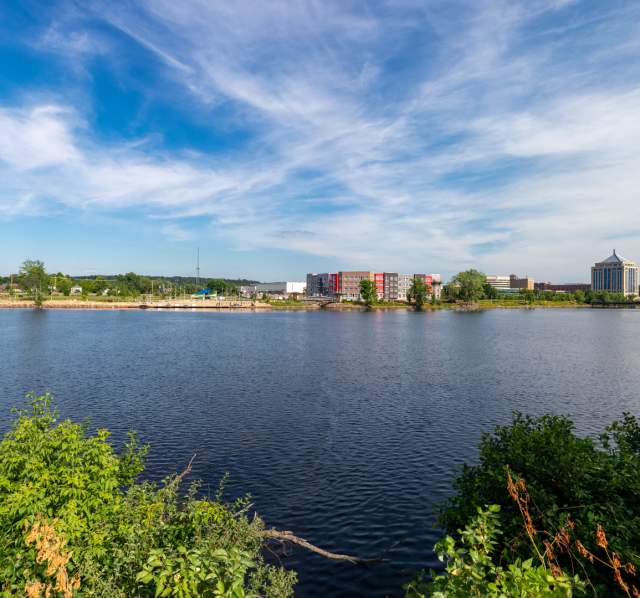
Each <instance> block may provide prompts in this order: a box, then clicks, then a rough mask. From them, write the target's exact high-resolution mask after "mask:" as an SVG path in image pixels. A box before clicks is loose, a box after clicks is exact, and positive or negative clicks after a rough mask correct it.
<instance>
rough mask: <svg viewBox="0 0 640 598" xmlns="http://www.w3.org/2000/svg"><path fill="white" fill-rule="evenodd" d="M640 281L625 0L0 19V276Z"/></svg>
mask: <svg viewBox="0 0 640 598" xmlns="http://www.w3.org/2000/svg"><path fill="white" fill-rule="evenodd" d="M198 247H199V248H200V256H201V257H200V262H201V273H202V275H204V276H226V277H248V278H253V279H257V280H284V279H287V280H304V277H305V274H306V273H307V272H312V271H314V272H326V271H337V270H363V269H364V270H375V271H385V270H386V271H399V272H407V273H413V272H438V273H441V274H443V276H444V277H445V278H448V277H449V276H450V275H452V274H454V273H455V272H458V271H460V270H463V269H467V268H470V267H475V268H478V269H480V270H482V271H484V272H485V273H487V274H509V273H512V272H514V273H518V274H519V275H525V274H528V275H529V276H533V277H534V278H536V279H538V280H551V281H554V282H558V283H559V282H581V281H588V280H589V268H590V266H591V265H592V264H593V263H594V262H595V261H599V260H601V259H603V258H605V257H607V256H608V255H609V254H610V253H611V251H612V249H613V248H615V249H616V250H617V251H618V253H619V254H620V255H623V256H624V257H627V258H629V259H634V260H637V261H638V262H640V2H637V1H634V0H629V1H621V0H606V2H603V1H602V0H376V1H374V0H370V1H366V2H365V1H350V0H308V1H305V0H255V1H254V0H242V1H240V2H238V0H233V1H226V0H216V1H212V0H194V1H188V0H181V1H180V2H175V0H137V1H136V2H126V1H114V0H110V1H104V2H101V1H95V2H94V1H91V0H82V1H78V2H72V1H64V0H60V1H55V0H54V1H51V0H49V1H47V2H44V1H43V2H32V1H30V0H19V1H14V0H0V273H4V274H7V273H9V272H15V271H17V269H18V268H19V265H20V263H21V262H22V261H23V260H24V259H26V258H31V259H42V260H44V261H45V263H46V266H47V268H48V270H49V271H63V272H66V273H69V274H72V275H87V274H97V273H103V274H109V273H117V272H124V271H135V272H140V273H145V274H155V275H160V274H175V275H193V274H194V272H195V265H196V252H197V248H198Z"/></svg>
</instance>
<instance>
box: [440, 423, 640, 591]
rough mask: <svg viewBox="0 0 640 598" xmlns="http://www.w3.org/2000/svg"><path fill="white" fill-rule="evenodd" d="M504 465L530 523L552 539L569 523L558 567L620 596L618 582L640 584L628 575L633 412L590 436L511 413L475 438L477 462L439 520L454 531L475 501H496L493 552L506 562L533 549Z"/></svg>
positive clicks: (634, 479) (636, 545)
mask: <svg viewBox="0 0 640 598" xmlns="http://www.w3.org/2000/svg"><path fill="white" fill-rule="evenodd" d="M505 466H508V468H509V471H511V472H514V476H515V477H517V478H518V479H522V480H526V487H527V492H528V493H529V495H530V497H531V502H530V505H529V507H528V508H529V509H530V516H531V519H532V523H531V526H532V527H535V528H537V529H538V530H548V534H550V536H551V537H553V535H554V534H555V533H556V532H558V531H559V530H562V529H563V527H565V526H567V523H568V522H570V523H571V526H572V528H571V539H570V547H569V549H568V550H564V551H563V552H562V554H559V555H558V565H559V567H560V568H561V569H562V570H564V571H573V570H579V571H581V577H583V579H585V581H586V582H587V583H588V584H590V585H591V586H592V589H593V590H594V591H596V592H597V593H598V594H599V595H614V594H617V593H619V594H621V595H626V594H627V590H625V588H624V585H625V584H626V585H627V586H628V591H629V592H631V591H632V585H634V584H635V586H636V587H640V583H638V580H637V578H636V573H635V571H636V569H640V500H638V498H639V497H640V424H639V423H638V421H637V420H636V418H635V417H633V416H631V415H629V414H625V416H624V419H623V420H622V421H620V422H615V423H614V424H612V425H611V426H609V427H607V428H606V429H605V431H604V433H603V434H602V435H601V436H600V437H599V439H598V440H596V439H592V438H581V437H578V436H577V435H576V434H575V432H574V425H573V423H572V422H571V421H570V420H569V419H568V418H566V417H561V416H555V415H545V416H543V417H540V418H532V417H527V416H523V415H521V414H519V413H516V414H514V418H513V421H512V423H511V425H508V426H497V427H496V428H495V430H494V431H493V433H491V434H485V435H484V436H483V437H482V440H481V442H480V458H479V463H478V465H475V466H465V467H464V468H463V470H462V472H461V474H460V475H459V477H458V478H457V479H456V480H455V482H454V487H455V489H456V491H457V494H456V495H455V496H453V498H451V499H450V500H449V501H448V502H447V504H446V505H445V507H444V509H443V512H442V514H441V522H442V523H443V525H444V526H445V527H446V529H447V530H448V531H449V533H455V531H456V530H458V529H461V528H463V527H464V526H465V525H466V524H467V522H469V521H471V520H472V519H473V517H474V516H475V515H476V505H484V504H497V505H500V506H501V507H502V508H501V511H500V526H501V529H502V531H503V535H502V536H501V539H500V540H499V541H497V544H496V547H495V553H494V554H495V555H496V556H497V558H501V559H504V560H505V561H506V562H514V561H515V559H521V560H522V561H525V560H526V559H529V558H531V557H532V556H534V552H535V551H534V547H533V546H532V544H531V540H530V538H529V537H528V535H527V534H526V533H523V519H522V517H523V514H522V512H521V508H520V506H519V504H518V501H517V500H515V499H514V496H513V494H514V493H513V491H512V490H510V491H509V492H511V494H512V496H509V492H507V491H506V478H505ZM605 530H606V535H605ZM543 539H544V538H543V537H541V538H540V540H539V541H540V543H542V542H543ZM541 550H544V547H542V548H541ZM625 567H626V570H625ZM625 575H626V577H625ZM625 579H626V581H625Z"/></svg>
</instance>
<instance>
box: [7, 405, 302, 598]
mask: <svg viewBox="0 0 640 598" xmlns="http://www.w3.org/2000/svg"><path fill="white" fill-rule="evenodd" d="M145 454H146V448H145V447H140V446H139V445H138V443H137V441H136V438H135V436H134V435H131V436H130V438H129V441H128V443H127V444H126V445H125V447H124V448H123V450H122V451H121V452H120V453H117V452H116V451H115V450H114V449H113V447H112V445H111V444H110V442H109V433H108V432H107V431H106V430H98V431H97V433H96V434H95V435H90V434H89V433H88V429H87V426H86V425H79V424H76V423H73V422H71V421H58V419H57V414H56V412H55V410H54V409H53V408H52V406H51V398H50V397H49V396H43V397H31V400H30V407H29V409H26V410H21V411H17V418H16V420H15V421H14V423H13V426H12V429H11V430H10V431H9V432H8V433H7V434H6V436H5V437H4V439H3V440H2V442H0V590H1V592H2V595H5V596H13V595H16V594H23V595H24V594H25V591H27V590H28V592H29V593H28V595H29V596H34V597H35V596H41V595H42V596H44V595H45V594H46V595H47V596H49V595H55V596H57V595H60V596H72V595H91V596H105V597H107V596H108V597H114V596H180V597H186V596H220V597H234V598H240V597H251V596H269V597H276V596H277V597H286V596H291V595H292V593H293V590H292V588H293V585H294V583H295V574H294V573H291V572H287V571H284V570H283V569H280V568H277V567H273V566H268V565H266V564H265V563H264V562H263V559H262V557H261V550H262V546H263V540H262V538H261V536H260V532H261V530H262V529H263V524H262V522H261V520H260V519H259V518H257V517H256V518H252V519H251V520H250V519H249V518H248V517H247V515H246V511H247V506H248V503H247V499H241V500H237V501H235V502H232V503H227V502H223V500H222V497H221V496H220V495H219V496H217V497H216V498H214V499H208V500H203V499H201V498H199V496H198V487H197V485H195V484H192V485H191V486H190V488H189V489H188V491H187V493H186V496H185V495H184V493H182V492H180V486H181V483H182V477H183V476H182V475H179V476H172V477H169V478H167V479H166V480H165V481H164V482H163V483H162V484H159V485H158V484H152V483H149V482H136V478H137V476H138V475H139V474H140V473H141V472H142V471H143V468H144V458H145ZM220 494H221V493H220Z"/></svg>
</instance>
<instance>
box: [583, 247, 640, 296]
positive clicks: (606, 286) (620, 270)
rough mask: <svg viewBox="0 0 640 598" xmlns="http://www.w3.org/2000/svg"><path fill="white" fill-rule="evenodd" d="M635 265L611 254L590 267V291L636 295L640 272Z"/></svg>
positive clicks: (614, 253)
mask: <svg viewBox="0 0 640 598" xmlns="http://www.w3.org/2000/svg"><path fill="white" fill-rule="evenodd" d="M638 270H639V269H638V266H636V263H635V262H633V261H631V260H627V259H625V258H623V257H621V256H619V255H618V254H617V253H616V250H615V249H614V250H613V253H612V254H611V255H610V256H609V257H608V258H607V259H605V260H602V261H601V262H597V263H596V264H595V265H594V266H592V267H591V290H592V291H609V292H610V293H623V294H625V295H627V296H629V295H637V294H638V286H639V285H640V272H639V271H638Z"/></svg>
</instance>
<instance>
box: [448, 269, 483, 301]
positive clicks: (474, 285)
mask: <svg viewBox="0 0 640 598" xmlns="http://www.w3.org/2000/svg"><path fill="white" fill-rule="evenodd" d="M451 282H452V283H453V285H455V286H457V287H458V296H459V297H460V299H462V300H463V301H467V302H472V301H477V300H478V299H480V298H481V297H482V296H483V293H484V285H485V283H486V282H487V277H486V276H485V275H484V274H483V273H482V272H478V271H477V270H474V269H471V270H466V271H465V272H459V273H458V274H456V275H455V276H454V277H453V278H452V280H451Z"/></svg>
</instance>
